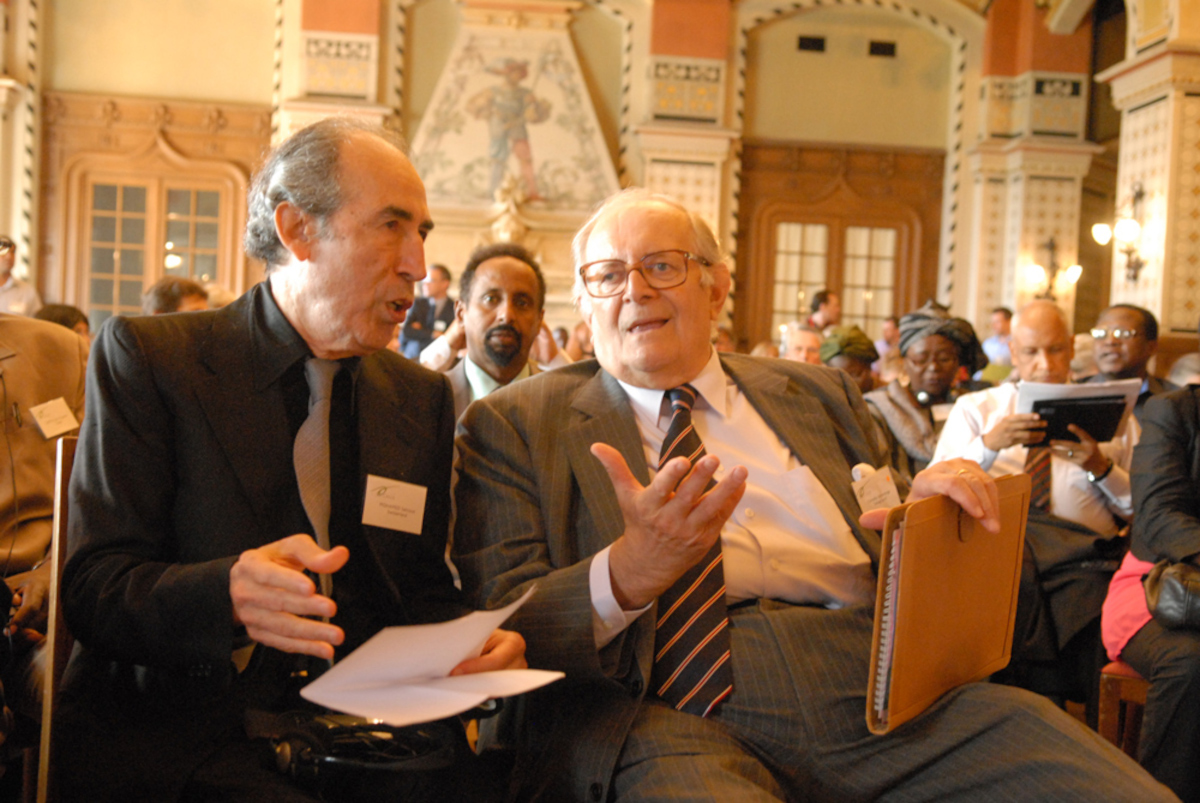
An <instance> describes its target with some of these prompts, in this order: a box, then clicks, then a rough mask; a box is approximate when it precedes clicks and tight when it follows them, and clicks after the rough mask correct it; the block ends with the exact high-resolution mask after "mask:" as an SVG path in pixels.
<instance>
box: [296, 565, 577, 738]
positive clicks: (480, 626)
mask: <svg viewBox="0 0 1200 803" xmlns="http://www.w3.org/2000/svg"><path fill="white" fill-rule="evenodd" d="M533 592H534V589H533V588H531V589H529V591H527V592H525V595H524V596H522V597H521V598H520V599H519V600H517V601H516V602H514V603H512V604H511V605H508V606H506V607H504V608H501V609H499V610H495V611H475V612H474V613H469V614H467V615H466V616H464V617H462V618H461V619H455V620H453V621H450V622H441V623H439V624H432V625H411V626H408V627H388V628H384V629H383V630H381V631H379V632H378V633H376V634H375V635H374V636H372V637H371V638H370V639H369V640H368V641H367V642H366V643H365V644H363V645H362V646H361V647H359V648H358V649H357V650H355V651H354V652H352V653H350V654H349V655H347V656H346V657H345V658H343V659H342V660H341V661H338V662H337V663H336V664H334V665H333V667H332V668H331V669H330V670H329V671H328V672H326V673H325V674H323V675H321V677H319V678H317V679H316V680H314V681H313V682H312V683H310V684H308V685H307V686H305V687H304V688H303V689H302V690H301V691H300V694H301V695H303V696H304V698H305V699H306V700H309V701H311V702H314V703H316V704H317V705H323V706H325V707H326V708H332V709H333V710H335V711H343V712H345V713H347V714H353V715H355V716H359V717H364V718H366V719H377V720H382V721H383V722H386V723H387V724H389V725H394V726H396V727H403V726H404V725H414V724H417V723H420V722H432V721H433V720H437V719H443V718H445V717H449V716H454V715H455V714H460V713H462V712H463V711H466V710H468V709H470V708H474V707H475V706H477V705H479V704H480V703H482V702H484V701H486V700H489V699H491V698H493V697H511V696H512V695H515V694H524V693H525V692H527V691H533V690H534V689H537V688H540V687H542V686H545V685H546V684H547V683H552V682H554V681H556V680H558V679H559V678H561V677H563V673H562V672H548V671H546V670H542V669H501V670H498V671H495V672H479V673H477V674H472V675H456V676H454V677H450V676H449V675H450V670H451V669H453V668H454V667H455V666H457V665H458V664H460V663H461V662H462V661H465V660H466V659H468V658H474V657H477V656H479V655H480V654H481V653H482V652H483V645H484V644H485V643H486V642H487V639H488V636H490V635H491V634H492V631H493V630H495V629H496V628H497V627H499V626H500V625H501V624H502V623H503V622H504V620H506V619H508V617H510V616H512V614H513V613H514V612H515V611H516V610H517V608H520V607H521V605H523V604H524V603H525V601H526V600H527V599H529V597H530V596H531V595H532V594H533Z"/></svg>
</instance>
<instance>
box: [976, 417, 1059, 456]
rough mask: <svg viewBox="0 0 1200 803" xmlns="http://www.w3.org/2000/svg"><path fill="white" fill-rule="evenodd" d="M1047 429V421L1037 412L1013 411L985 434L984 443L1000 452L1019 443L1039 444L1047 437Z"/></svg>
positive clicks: (994, 450) (1025, 444) (1023, 444)
mask: <svg viewBox="0 0 1200 803" xmlns="http://www.w3.org/2000/svg"><path fill="white" fill-rule="evenodd" d="M1045 429H1046V422H1045V421H1043V420H1042V418H1041V416H1039V415H1038V414H1037V413H1013V414H1012V415H1006V416H1004V418H1001V419H1000V423H998V424H996V426H994V427H992V429H991V430H990V431H989V432H988V433H987V434H986V435H984V436H983V445H984V446H986V447H987V448H989V449H991V450H992V451H993V452H999V451H1003V450H1004V449H1007V448H1008V447H1010V446H1016V445H1018V444H1020V445H1022V446H1030V445H1033V444H1038V443H1041V442H1042V439H1043V438H1045V437H1046V432H1045Z"/></svg>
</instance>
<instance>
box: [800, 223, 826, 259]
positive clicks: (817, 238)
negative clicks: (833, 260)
mask: <svg viewBox="0 0 1200 803" xmlns="http://www.w3.org/2000/svg"><path fill="white" fill-rule="evenodd" d="M828 241H829V227H828V226H823V225H816V224H813V225H809V226H805V227H804V250H805V251H807V252H808V253H810V254H824V253H825V252H826V251H828V250H829V246H828V245H827V243H828Z"/></svg>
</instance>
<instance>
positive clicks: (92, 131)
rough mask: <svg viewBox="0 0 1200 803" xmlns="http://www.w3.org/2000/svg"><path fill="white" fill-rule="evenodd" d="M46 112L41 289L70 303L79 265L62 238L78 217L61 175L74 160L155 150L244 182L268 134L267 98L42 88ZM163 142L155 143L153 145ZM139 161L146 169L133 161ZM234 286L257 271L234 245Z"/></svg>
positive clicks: (186, 165)
mask: <svg viewBox="0 0 1200 803" xmlns="http://www.w3.org/2000/svg"><path fill="white" fill-rule="evenodd" d="M42 115H43V120H44V136H43V140H42V141H43V150H42V162H41V168H42V169H41V193H40V197H39V208H40V212H41V219H42V224H43V225H42V227H41V231H40V241H41V249H42V252H41V253H42V270H43V272H44V275H45V276H46V277H47V282H46V283H45V285H46V286H45V287H44V289H45V290H46V293H47V295H48V296H49V298H51V299H55V300H62V299H67V300H68V303H75V298H76V295H77V293H78V292H80V291H79V288H78V286H77V282H78V280H79V276H80V271H81V270H82V266H81V265H80V264H74V262H75V261H76V260H77V259H78V257H76V258H75V259H72V258H69V249H68V248H67V244H68V241H69V240H70V239H71V236H72V235H73V234H74V232H75V230H74V228H73V227H75V226H76V225H78V223H77V221H74V220H71V219H70V218H69V215H68V211H67V209H68V197H67V196H68V194H69V193H68V191H69V189H70V187H69V186H67V185H66V184H65V183H64V182H65V181H66V180H67V178H68V176H69V175H70V173H71V168H72V165H73V164H78V163H79V162H80V161H81V160H87V159H91V160H104V164H106V165H107V166H108V167H109V169H112V170H117V171H119V170H121V169H122V167H123V166H127V167H129V168H130V169H133V168H135V167H137V166H136V165H135V161H136V160H145V158H146V157H147V156H148V155H151V154H153V153H156V152H157V153H159V154H160V155H161V158H162V159H166V160H167V163H169V164H170V165H171V166H172V167H173V168H175V169H184V170H189V169H199V170H204V171H207V172H210V173H212V174H214V175H218V174H219V175H222V176H226V177H228V180H230V181H232V182H233V183H235V184H236V183H237V182H238V181H240V182H241V184H242V187H243V188H244V186H245V182H246V181H247V179H248V177H249V176H250V175H251V173H252V172H253V170H254V169H255V168H257V167H258V165H259V164H260V163H261V161H262V158H263V155H264V154H265V153H266V151H267V148H268V145H269V141H270V134H271V115H270V109H269V108H267V107H265V106H262V107H260V106H250V105H239V104H209V103H192V102H184V101H163V100H157V99H152V98H130V97H121V96H116V95H86V94H78V93H63V92H48V93H46V94H45V95H44V96H43V99H42ZM156 143H161V146H158V145H156ZM137 169H144V167H138V168H137ZM235 215H236V217H235V219H234V220H232V221H231V223H232V225H234V226H235V227H236V228H237V229H238V230H240V229H241V228H243V227H244V225H245V199H244V192H243V197H242V198H241V199H239V200H238V204H237V209H236V210H235ZM230 259H231V261H232V268H233V275H232V277H231V278H232V279H233V281H232V282H231V285H232V289H234V290H237V291H240V290H243V289H245V287H246V286H248V285H249V284H252V283H253V282H254V281H255V280H257V277H258V276H259V275H260V271H259V269H258V268H257V267H255V268H253V269H249V268H248V266H247V264H246V261H245V258H244V256H243V254H242V251H241V249H240V248H237V249H236V253H234V254H231V255H230Z"/></svg>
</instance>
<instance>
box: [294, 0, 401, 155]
mask: <svg viewBox="0 0 1200 803" xmlns="http://www.w3.org/2000/svg"><path fill="white" fill-rule="evenodd" d="M276 20H277V21H276V26H277V34H276V45H275V46H276V92H275V94H276V101H275V104H276V108H275V110H274V117H273V119H272V141H273V142H279V141H280V140H283V139H286V138H287V137H288V135H289V134H291V133H292V132H293V131H296V130H297V129H300V128H303V127H304V126H306V125H308V124H309V123H313V122H316V121H317V120H320V119H321V118H323V117H328V116H330V115H334V114H342V115H347V114H348V115H352V116H355V117H361V118H362V119H363V120H364V121H367V122H371V123H376V124H383V123H384V122H386V121H387V119H388V118H389V117H390V116H391V115H392V113H393V110H392V109H391V107H389V106H385V105H382V104H380V103H379V102H378V100H379V88H378V83H379V41H380V25H381V19H380V4H379V2H378V0H277V9H276Z"/></svg>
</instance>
